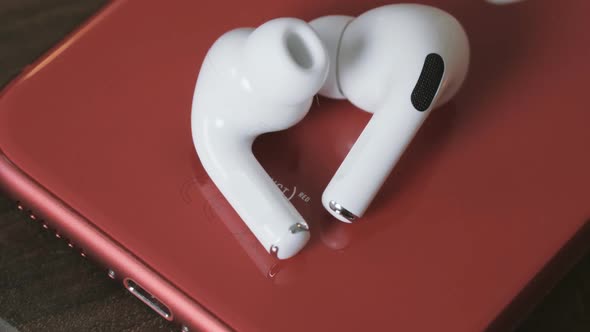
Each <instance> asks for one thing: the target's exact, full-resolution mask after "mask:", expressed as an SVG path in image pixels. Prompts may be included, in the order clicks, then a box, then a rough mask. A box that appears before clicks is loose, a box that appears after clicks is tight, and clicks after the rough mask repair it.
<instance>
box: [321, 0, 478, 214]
mask: <svg viewBox="0 0 590 332" xmlns="http://www.w3.org/2000/svg"><path fill="white" fill-rule="evenodd" d="M310 24H311V25H312V26H313V27H314V29H315V30H316V31H317V32H318V34H319V36H320V38H322V40H323V41H324V44H325V45H326V47H327V50H328V52H329V53H330V57H331V58H332V59H335V60H333V61H334V62H332V66H331V70H330V74H329V77H328V79H327V80H326V84H325V85H324V87H322V89H321V93H322V94H324V95H326V96H328V97H332V98H348V99H349V100H350V101H351V102H352V103H353V104H354V105H355V106H357V107H359V108H361V109H364V110H365V111H367V112H371V113H374V115H373V117H372V118H371V120H370V121H369V123H368V125H367V126H366V127H365V129H364V130H363V132H362V134H361V136H360V137H359V138H358V140H357V141H356V143H355V144H354V146H353V147H352V149H351V150H350V152H349V153H348V155H347V156H346V158H345V160H344V162H343V163H342V165H340V168H338V171H337V172H336V174H335V175H334V177H333V178H332V180H331V181H330V183H329V184H328V186H327V187H326V189H325V191H324V193H323V195H322V204H323V205H324V207H325V208H326V209H327V210H328V211H329V212H330V213H331V214H332V215H334V216H335V217H336V218H338V219H339V220H341V221H344V222H352V221H353V220H354V219H355V218H357V217H362V216H363V214H364V213H365V211H366V209H367V207H368V206H369V204H370V203H371V201H372V200H373V198H374V197H375V195H376V194H377V192H378V191H379V189H380V188H381V186H382V185H383V182H384V181H385V179H386V178H387V176H388V175H389V174H390V173H391V170H392V169H393V167H394V166H395V164H396V163H397V161H398V160H399V159H400V157H401V155H402V153H403V152H404V150H405V149H406V147H407V146H408V144H409V143H410V141H411V140H412V138H413V137H414V135H415V134H416V132H417V131H418V129H419V128H420V126H421V125H422V122H423V121H424V120H425V119H426V117H427V116H428V114H429V113H430V111H431V110H432V108H433V107H436V106H439V105H441V104H443V103H445V102H447V101H448V100H449V99H450V98H452V97H453V95H454V94H455V93H456V92H457V90H458V89H459V87H460V86H461V84H462V83H463V80H464V79H465V76H466V74H467V68H468V64H469V42H468V39H467V35H466V33H465V30H463V27H462V26H461V24H460V23H459V22H458V21H457V20H456V19H455V18H454V17H453V16H451V15H450V14H448V13H446V12H444V11H442V10H440V9H437V8H433V7H429V6H424V5H412V4H400V5H387V6H383V7H379V8H376V9H373V10H370V11H368V12H366V13H364V14H362V15H361V16H359V17H358V18H352V17H347V16H326V17H321V18H318V19H316V20H314V21H312V22H311V23H310Z"/></svg>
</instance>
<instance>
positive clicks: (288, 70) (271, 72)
mask: <svg viewBox="0 0 590 332" xmlns="http://www.w3.org/2000/svg"><path fill="white" fill-rule="evenodd" d="M244 57H245V63H246V66H245V68H246V69H247V74H246V75H247V76H248V77H250V82H249V83H250V85H251V88H252V90H253V91H256V93H257V94H259V95H260V96H262V97H264V98H268V99H270V100H273V101H277V102H284V103H285V104H297V103H301V102H302V101H305V100H307V99H309V98H310V97H312V96H313V95H315V94H316V93H317V91H318V90H319V89H320V87H321V86H322V85H323V84H324V81H325V79H326V75H327V74H328V67H329V66H328V64H329V59H328V56H327V52H326V50H325V48H324V44H323V43H322V41H321V40H320V38H319V37H318V35H317V34H316V32H315V31H314V30H313V29H312V28H311V27H310V26H309V24H307V23H306V22H305V21H302V20H299V19H295V18H279V19H274V20H271V21H269V22H267V23H264V24H263V25H261V26H260V27H259V28H257V29H256V30H254V32H252V34H251V35H250V36H249V37H248V41H247V42H246V45H245V49H244Z"/></svg>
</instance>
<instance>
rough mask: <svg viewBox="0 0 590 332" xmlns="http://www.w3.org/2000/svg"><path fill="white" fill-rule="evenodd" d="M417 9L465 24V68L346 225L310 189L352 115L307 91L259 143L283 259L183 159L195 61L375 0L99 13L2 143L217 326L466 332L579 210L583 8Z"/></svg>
mask: <svg viewBox="0 0 590 332" xmlns="http://www.w3.org/2000/svg"><path fill="white" fill-rule="evenodd" d="M420 2H423V3H427V4H431V5H436V6H439V7H441V8H442V9H445V10H447V11H449V12H450V13H452V14H453V15H455V16H456V17H457V18H458V19H459V20H460V21H461V22H462V23H463V25H464V26H465V28H466V30H467V32H468V34H469V37H470V40H471V47H472V63H471V69H470V74H469V76H468V79H467V81H466V84H465V86H464V88H463V89H462V90H461V92H460V93H459V95H458V96H457V97H456V98H455V99H454V100H453V101H452V102H451V103H450V104H448V105H446V106H444V107H442V108H441V109H439V110H436V111H435V112H433V113H432V115H431V117H430V118H429V119H428V121H427V122H426V123H425V125H424V126H423V128H422V129H421V131H420V132H419V134H418V136H417V137H416V139H415V141H414V142H413V143H412V145H411V147H410V148H409V150H408V151H407V153H406V154H405V156H404V157H403V160H402V161H401V163H400V164H399V165H398V166H397V167H396V169H395V171H394V173H393V174H392V176H391V177H390V178H389V179H388V181H387V183H386V185H385V187H384V188H383V190H382V191H381V192H380V194H379V195H378V197H377V199H376V200H375V202H374V203H373V205H372V206H371V208H370V209H369V211H368V213H367V214H366V217H365V218H364V219H362V221H360V222H358V223H356V224H353V225H345V224H342V223H339V222H337V221H336V220H335V219H333V218H331V217H330V216H329V215H328V214H327V213H326V212H325V211H324V210H323V209H322V206H321V204H320V196H321V192H322V190H323V188H324V187H325V186H326V184H327V183H328V181H329V179H330V177H331V176H332V174H334V172H335V170H336V169H337V167H338V165H339V164H340V162H341V161H342V160H343V159H344V157H345V155H346V153H347V151H348V150H349V149H350V147H351V146H352V144H353V143H354V141H355V139H356V138H357V137H358V135H359V134H360V132H361V130H362V129H363V127H364V126H365V125H366V123H367V121H368V120H369V118H370V115H369V114H367V113H364V112H363V111H361V110H359V109H356V108H355V107H353V106H352V105H351V104H350V103H348V102H346V101H330V100H327V99H323V98H320V99H319V100H318V102H317V103H315V104H314V106H313V108H312V110H311V112H310V114H309V115H308V116H307V117H306V118H305V119H304V120H303V121H302V122H301V123H300V124H298V125H297V126H295V127H294V128H292V129H289V130H287V131H285V132H280V133H273V134H268V135H264V136H263V137H261V138H259V139H258V140H257V142H256V144H255V152H256V155H257V156H258V158H259V159H260V160H261V162H262V164H263V166H264V167H265V168H266V169H267V170H268V172H269V173H270V174H271V176H272V177H273V178H274V179H275V180H276V181H277V185H279V186H280V187H281V188H282V189H283V190H284V191H285V194H286V195H287V196H288V197H289V198H291V201H292V202H293V203H294V204H295V205H296V207H297V208H298V209H299V211H300V212H301V213H302V214H303V215H304V217H305V218H306V219H307V220H308V222H309V223H310V225H311V230H312V231H311V232H312V239H311V241H310V243H309V245H308V246H307V247H306V248H305V249H304V250H303V251H302V252H301V253H300V254H299V255H298V256H296V257H295V258H293V259H290V260H288V261H282V262H277V261H275V260H273V259H272V258H271V257H270V256H269V255H268V254H267V253H266V252H265V251H264V249H263V248H262V247H261V246H260V245H258V243H257V242H256V241H255V239H254V238H253V236H252V235H251V234H250V233H249V232H248V230H247V228H246V227H245V226H244V225H243V223H242V222H241V220H240V219H239V217H238V216H237V215H236V214H235V213H234V212H233V210H232V209H231V207H230V206H229V205H228V204H227V202H226V201H225V200H224V199H223V197H221V195H220V194H219V192H218V191H217V189H216V188H215V186H214V185H213V184H212V182H211V181H210V180H209V178H208V177H207V175H206V174H205V172H204V171H203V169H202V167H201V165H200V163H199V160H198V158H197V155H196V154H195V151H194V149H193V146H192V142H191V133H190V122H189V118H190V113H191V99H192V93H193V89H194V84H195V80H196V77H197V74H198V71H199V68H200V65H201V62H202V60H203V57H204V55H205V53H206V52H207V49H208V48H209V46H210V45H211V44H212V43H213V41H214V40H215V39H216V38H217V37H218V36H220V35H221V34H222V33H224V32H225V31H228V30H230V29H232V28H236V27H241V26H257V25H260V24H261V23H263V22H265V21H267V20H269V19H272V18H275V17H280V16H292V17H298V18H302V19H305V20H310V19H313V18H316V17H319V16H322V15H327V14H348V15H358V14H360V13H362V12H364V11H366V10H368V9H370V8H373V7H376V6H379V5H383V4H386V3H387V2H385V1H373V0H371V1H354V0H337V1H336V0H322V1H306V2H302V1H296V0H288V1H271V0H250V1H235V2H232V3H230V2H228V1H191V0H186V1H181V0H177V1H167V2H165V3H164V2H162V1H156V0H153V1H151V0H150V1H148V0H136V1H119V2H116V3H114V4H112V5H111V6H110V7H109V8H108V9H107V10H105V11H103V12H102V13H101V14H100V15H98V16H97V17H95V18H94V19H93V21H92V22H91V23H89V24H87V25H86V26H85V27H84V28H83V29H81V30H79V31H77V32H76V33H75V34H73V35H72V36H71V37H70V38H69V39H68V40H66V41H65V42H64V43H62V44H61V45H60V46H59V47H57V48H56V49H55V50H53V51H52V52H51V53H50V54H49V55H48V56H47V57H46V58H45V59H44V60H42V61H40V62H38V63H37V64H36V65H34V66H33V67H32V68H31V69H30V71H29V72H28V73H26V74H24V75H23V76H22V77H21V78H20V80H18V81H17V82H16V83H15V84H13V85H12V87H11V88H10V89H9V90H8V91H6V92H5V94H4V96H3V97H2V98H1V100H0V109H1V111H0V127H1V128H0V142H1V149H2V151H3V153H4V154H5V155H6V156H7V157H8V158H9V159H10V160H11V161H12V162H13V163H14V164H15V165H16V166H18V167H19V168H20V169H21V170H22V171H23V172H25V173H27V174H28V175H29V176H30V177H32V178H33V179H35V180H36V181H37V182H38V183H40V184H42V185H43V186H44V187H45V188H46V189H47V190H48V191H50V192H51V193H52V194H54V195H55V196H56V197H58V198H60V199H61V200H63V201H64V202H66V203H67V204H69V205H70V206H71V207H72V208H74V209H75V210H77V211H79V212H80V213H81V214H82V215H84V216H85V217H86V218H87V219H89V220H90V221H92V223H93V224H94V225H96V227H98V228H99V229H100V230H102V231H103V232H105V233H106V234H108V235H109V236H110V237H111V238H113V239H114V240H115V241H117V242H118V243H120V244H121V245H123V246H124V247H126V248H127V250H129V251H130V252H131V253H133V254H134V255H136V256H137V257H139V258H140V259H141V260H143V261H144V262H145V263H146V264H148V265H149V266H151V267H152V268H153V269H155V270H157V271H159V272H160V273H161V274H162V275H163V276H164V277H165V278H167V279H168V280H169V281H170V282H172V283H174V284H175V285H176V286H177V287H179V288H180V289H181V290H182V291H184V292H185V293H186V294H188V295H190V296H191V297H192V298H194V299H195V300H196V301H198V302H199V303H200V304H202V305H203V306H205V307H206V308H207V309H209V310H210V311H211V312H212V313H213V314H215V315H216V316H217V317H219V318H221V319H222V320H223V321H225V322H226V323H227V324H228V325H230V326H231V327H233V328H236V329H239V330H268V331H287V330H289V331H305V330H308V329H310V328H312V327H313V328H315V329H318V330H320V329H323V330H332V331H361V330H368V331H371V330H383V329H385V327H387V330H391V331H438V330H448V331H474V330H481V329H483V328H485V327H486V326H487V325H488V324H489V323H490V322H491V321H492V320H493V319H494V318H495V317H496V316H497V315H498V314H499V313H500V312H501V311H502V309H503V308H504V307H505V306H506V305H507V304H509V303H510V302H511V300H512V299H513V298H514V296H515V295H516V294H518V292H519V291H520V290H521V289H522V288H523V287H524V286H525V285H526V284H527V283H528V282H529V281H530V280H531V279H532V278H533V277H534V276H535V275H536V274H537V272H538V271H540V269H542V268H543V266H544V265H545V264H547V262H548V261H549V260H550V259H551V258H552V257H553V256H554V255H555V254H556V253H557V252H558V250H559V249H560V248H561V247H562V246H564V245H565V243H566V242H567V241H568V240H569V239H570V238H572V237H573V236H574V235H575V234H576V233H577V232H578V231H579V230H580V229H581V228H582V227H583V226H584V224H585V223H586V221H587V219H588V218H589V217H590V172H589V170H590V153H589V150H590V130H589V125H590V113H589V112H588V106H587V103H588V101H587V98H586V97H587V94H588V92H587V81H588V75H590V62H589V61H588V58H590V43H588V25H587V21H588V20H587V17H586V16H587V13H588V12H590V2H588V1H567V2H561V1H559V2H558V1H551V0H535V1H532V0H531V1H524V2H521V3H517V4H513V5H505V6H497V5H492V4H489V3H487V2H484V1H483V0H482V1H476V0H453V1H420ZM399 47H400V50H402V51H403V45H399ZM375 65H379V64H375ZM383 144H387V142H383ZM236 167H239V165H236Z"/></svg>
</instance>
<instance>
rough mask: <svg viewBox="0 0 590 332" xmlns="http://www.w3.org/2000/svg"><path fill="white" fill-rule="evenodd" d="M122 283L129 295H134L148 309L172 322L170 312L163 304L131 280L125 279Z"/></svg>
mask: <svg viewBox="0 0 590 332" xmlns="http://www.w3.org/2000/svg"><path fill="white" fill-rule="evenodd" d="M123 283H124V285H125V288H127V290H128V291H129V292H130V293H131V294H133V295H135V297H137V298H138V299H140V300H141V301H142V302H143V303H145V304H147V305H148V306H149V307H150V308H152V310H154V311H155V312H157V313H158V314H159V315H160V316H162V317H164V318H166V319H167V320H172V312H171V311H170V309H168V307H167V306H166V305H165V304H164V303H162V302H161V301H160V300H158V299H157V298H155V297H154V296H153V295H152V294H150V292H148V291H146V290H145V289H144V288H143V287H141V286H140V285H138V284H137V283H136V282H135V281H133V280H131V279H125V281H124V282H123Z"/></svg>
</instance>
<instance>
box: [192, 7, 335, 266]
mask: <svg viewBox="0 0 590 332" xmlns="http://www.w3.org/2000/svg"><path fill="white" fill-rule="evenodd" d="M328 62H329V60H328V55H327V52H326V50H325V49H324V46H323V44H322V41H321V40H320V39H319V37H318V36H317V34H316V33H315V31H314V30H313V29H312V28H311V27H310V26H309V25H308V24H307V23H306V22H304V21H301V20H298V19H294V18H280V19H275V20H272V21H269V22H267V23H265V24H263V25H261V26H260V27H259V28H257V29H250V28H242V29H236V30H232V31H230V32H228V33H226V34H224V35H223V36H221V37H220V38H219V39H218V40H217V41H216V42H215V43H214V45H213V46H212V47H211V49H210V50H209V52H208V53H207V55H206V57H205V60H204V61H203V65H202V67H201V71H200V73H199V78H198V80H197V85H196V88H195V93H194V97H193V106H192V118H191V122H192V133H193V141H194V144H195V148H196V150H197V154H198V155H199V158H200V160H201V163H202V164H203V167H204V168H205V170H206V171H207V173H208V174H209V176H210V177H211V179H212V180H213V182H214V183H215V185H216V186H217V188H218V189H219V190H220V191H221V193H222V194H223V195H224V196H225V198H226V199H227V200H228V202H229V203H230V204H231V205H232V207H233V208H234V209H235V210H236V212H237V213H238V214H239V215H240V217H241V218H242V219H243V220H244V222H245V223H246V225H248V227H249V228H250V230H251V231H252V232H253V233H254V235H255V236H256V238H257V239H258V241H260V243H261V244H262V245H263V246H264V248H265V249H266V250H267V251H269V252H270V253H272V254H275V255H276V256H277V257H278V258H280V259H286V258H289V257H292V256H293V255H295V254H296V253H297V252H299V250H301V249H302V248H303V247H304V246H305V244H306V243H307V241H308V240H309V236H310V235H309V229H308V225H307V223H306V222H305V220H303V218H302V217H301V215H300V214H299V213H298V212H297V210H296V209H295V208H294V207H293V206H292V205H291V203H290V202H289V201H288V200H287V198H285V197H284V195H283V193H282V192H281V191H280V190H279V189H278V188H277V187H276V185H275V184H274V182H273V180H272V179H271V178H270V177H269V175H268V174H267V173H266V171H265V170H264V168H263V167H262V166H261V165H260V164H259V162H258V161H257V160H256V158H255V157H254V155H253V153H252V143H253V142H254V139H255V138H256V136H258V135H260V134H263V133H267V132H273V131H278V130H283V129H286V128H289V127H291V126H293V125H294V124H296V123H297V122H299V121H300V120H301V119H302V118H303V117H304V116H305V115H306V114H307V112H308V111H309V108H310V106H311V102H312V100H313V96H314V95H315V94H316V93H317V92H318V90H319V89H320V87H321V86H322V85H323V83H324V81H325V79H326V76H327V72H328Z"/></svg>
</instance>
